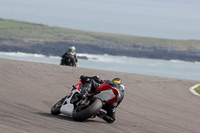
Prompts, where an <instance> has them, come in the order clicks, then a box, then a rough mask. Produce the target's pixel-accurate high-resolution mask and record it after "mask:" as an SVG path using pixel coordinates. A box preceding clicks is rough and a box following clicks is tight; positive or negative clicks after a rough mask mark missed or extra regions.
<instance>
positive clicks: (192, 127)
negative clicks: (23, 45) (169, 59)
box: [0, 59, 200, 133]
mask: <svg viewBox="0 0 200 133" xmlns="http://www.w3.org/2000/svg"><path fill="white" fill-rule="evenodd" d="M124 69H126V68H124ZM133 69H134V68H133ZM80 75H89V76H93V75H98V76H100V77H101V78H102V79H110V80H111V79H112V78H114V77H120V78H121V79H122V80H123V84H124V85H125V87H126V89H125V97H124V100H123V101H122V103H121V104H120V105H119V106H118V108H117V110H116V116H117V120H116V121H115V122H114V123H113V124H108V123H106V122H105V121H103V120H102V119H100V118H97V117H96V118H94V119H88V120H87V121H84V122H76V121H74V120H73V119H71V118H69V117H67V116H65V115H58V116H53V115H51V113H50V109H51V107H52V106H53V105H54V104H55V103H56V102H57V101H58V100H60V99H61V98H62V97H64V96H66V95H67V94H68V92H69V90H70V89H71V86H72V85H74V84H76V83H77V82H78V81H79V77H80ZM199 82H200V81H193V80H182V79H172V78H163V77H155V76H146V75H138V74H130V73H122V72H111V71H102V70H95V69H86V68H78V67H77V68H74V67H67V66H59V65H51V64H43V63H33V62H24V61H14V60H8V59H0V133H70V132H71V133H200V97H198V96H195V95H194V94H192V93H191V92H190V91H189V88H190V87H192V86H193V85H195V84H198V83H199Z"/></svg>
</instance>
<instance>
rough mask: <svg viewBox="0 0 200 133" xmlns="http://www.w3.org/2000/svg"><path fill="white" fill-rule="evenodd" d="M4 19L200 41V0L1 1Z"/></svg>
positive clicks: (0, 7) (0, 11)
mask: <svg viewBox="0 0 200 133" xmlns="http://www.w3.org/2000/svg"><path fill="white" fill-rule="evenodd" d="M0 18H9V19H16V20H24V21H29V22H36V23H43V24H48V25H51V26H60V27H66V28H72V29H80V30H88V31H96V32H107V33H117V34H127V35H135V36H147V37H157V38H172V39H198V40H200V1H199V0H101V1H95V0H32V1H30V0H15V1H14V0H0Z"/></svg>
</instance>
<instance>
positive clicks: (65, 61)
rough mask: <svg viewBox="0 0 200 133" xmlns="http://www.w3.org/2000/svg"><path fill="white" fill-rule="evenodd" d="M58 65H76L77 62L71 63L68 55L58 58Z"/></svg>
mask: <svg viewBox="0 0 200 133" xmlns="http://www.w3.org/2000/svg"><path fill="white" fill-rule="evenodd" d="M60 65H64V66H73V67H77V64H74V65H73V64H72V63H71V59H70V58H68V57H67V58H64V57H62V58H61V60H60Z"/></svg>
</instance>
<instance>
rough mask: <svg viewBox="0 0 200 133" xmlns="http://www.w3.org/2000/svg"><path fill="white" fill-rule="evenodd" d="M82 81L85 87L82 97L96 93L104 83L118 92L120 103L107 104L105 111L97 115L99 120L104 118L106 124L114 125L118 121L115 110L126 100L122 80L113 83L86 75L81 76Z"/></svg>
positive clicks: (104, 107)
mask: <svg viewBox="0 0 200 133" xmlns="http://www.w3.org/2000/svg"><path fill="white" fill-rule="evenodd" d="M80 79H81V81H82V83H83V85H84V90H83V91H82V92H81V94H80V95H81V96H86V95H87V94H88V93H89V92H94V91H95V90H96V89H97V88H98V87H99V86H100V84H102V83H107V84H109V85H111V86H112V87H114V88H116V89H117V90H118V92H119V95H118V101H117V102H116V103H113V104H105V105H104V106H103V108H102V109H103V110H104V111H99V112H98V113H97V114H96V115H97V116H98V117H99V118H102V119H103V120H105V121H106V122H108V123H113V122H114V121H115V120H116V116H115V110H116V108H117V106H118V105H119V104H120V103H121V101H122V100H123V98H124V89H125V87H124V85H123V84H122V83H121V79H119V78H114V79H113V80H112V81H110V80H102V79H101V78H100V77H98V76H93V77H88V76H84V75H81V77H80Z"/></svg>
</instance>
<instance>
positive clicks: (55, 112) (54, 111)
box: [51, 98, 65, 115]
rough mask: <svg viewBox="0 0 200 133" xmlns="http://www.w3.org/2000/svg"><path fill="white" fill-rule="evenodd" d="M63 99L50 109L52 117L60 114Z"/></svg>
mask: <svg viewBox="0 0 200 133" xmlns="http://www.w3.org/2000/svg"><path fill="white" fill-rule="evenodd" d="M64 100H65V98H63V99H61V100H60V101H58V102H57V103H56V104H55V105H54V106H53V107H52V108H51V114H52V115H59V114H60V113H61V112H60V108H61V106H62V104H63V102H64Z"/></svg>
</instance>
